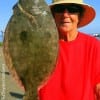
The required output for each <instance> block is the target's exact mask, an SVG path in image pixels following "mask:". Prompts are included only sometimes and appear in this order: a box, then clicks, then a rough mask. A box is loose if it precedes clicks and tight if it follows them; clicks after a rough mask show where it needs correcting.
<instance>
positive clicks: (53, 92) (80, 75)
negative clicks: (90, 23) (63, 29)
mask: <svg viewBox="0 0 100 100" xmlns="http://www.w3.org/2000/svg"><path fill="white" fill-rule="evenodd" d="M98 82H100V43H99V40H96V39H95V38H94V37H91V36H89V35H86V34H83V33H79V34H78V36H77V38H76V39H75V40H73V41H71V42H66V41H61V40H60V41H59V55H58V60H57V64H56V67H55V70H54V72H53V74H52V75H51V77H49V79H48V82H47V84H46V85H44V86H43V87H42V88H41V89H40V90H39V98H40V100H95V99H94V87H95V85H96V84H97V83H98Z"/></svg>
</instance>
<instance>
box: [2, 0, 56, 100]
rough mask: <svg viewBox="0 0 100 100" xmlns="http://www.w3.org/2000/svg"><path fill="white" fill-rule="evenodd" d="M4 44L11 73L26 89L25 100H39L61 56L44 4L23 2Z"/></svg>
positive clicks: (36, 0) (32, 0)
mask: <svg viewBox="0 0 100 100" xmlns="http://www.w3.org/2000/svg"><path fill="white" fill-rule="evenodd" d="M3 43H4V47H3V52H4V57H5V62H6V64H7V66H8V69H9V71H10V73H11V75H12V76H13V77H14V79H15V80H16V81H17V82H18V84H20V86H21V87H22V88H23V89H25V96H24V100H38V94H37V92H38V89H39V86H40V85H41V84H42V83H44V82H45V83H46V82H47V81H48V77H49V76H50V75H51V74H52V72H53V70H54V68H55V64H56V58H57V53H58V33H57V30H56V25H55V23H54V20H53V17H52V15H51V12H50V9H49V7H48V6H47V4H46V3H45V1H44V0H19V2H18V3H17V4H16V5H15V6H14V7H13V15H12V17H11V18H10V20H9V22H8V24H7V26H6V30H5V34H4V41H3ZM12 85H13V83H12Z"/></svg>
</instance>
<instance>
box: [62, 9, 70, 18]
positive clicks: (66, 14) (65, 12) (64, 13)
mask: <svg viewBox="0 0 100 100" xmlns="http://www.w3.org/2000/svg"><path fill="white" fill-rule="evenodd" d="M69 15H70V14H69V12H68V10H66V9H65V10H64V11H63V16H65V17H69Z"/></svg>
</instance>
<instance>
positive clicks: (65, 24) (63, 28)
mask: <svg viewBox="0 0 100 100" xmlns="http://www.w3.org/2000/svg"><path fill="white" fill-rule="evenodd" d="M54 19H55V23H56V26H57V28H58V30H59V32H64V33H66V32H70V31H73V30H76V29H77V24H78V22H79V17H78V13H69V12H68V11H67V10H65V11H64V12H62V13H54Z"/></svg>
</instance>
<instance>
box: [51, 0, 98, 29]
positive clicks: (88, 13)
mask: <svg viewBox="0 0 100 100" xmlns="http://www.w3.org/2000/svg"><path fill="white" fill-rule="evenodd" d="M70 3H71V4H72V3H73V2H69V3H68V2H67V3H66V2H65V1H63V2H62V1H59V2H56V3H53V4H51V5H49V7H50V8H52V7H54V6H55V5H57V4H70ZM73 4H79V5H81V6H82V7H83V8H84V13H83V16H82V18H81V19H80V22H79V24H78V28H80V27H83V26H85V25H88V24H89V23H90V22H91V21H92V20H93V19H94V18H95V16H96V12H95V10H94V8H93V7H92V6H90V5H87V4H85V3H73Z"/></svg>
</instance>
